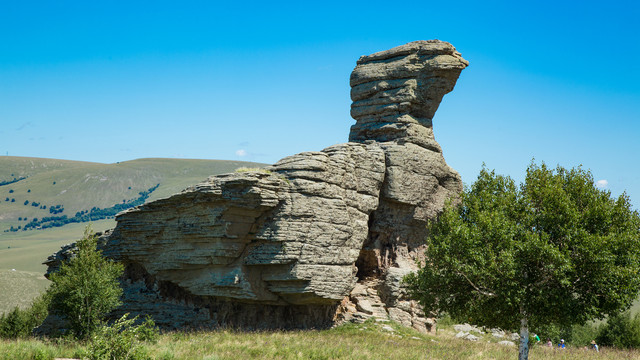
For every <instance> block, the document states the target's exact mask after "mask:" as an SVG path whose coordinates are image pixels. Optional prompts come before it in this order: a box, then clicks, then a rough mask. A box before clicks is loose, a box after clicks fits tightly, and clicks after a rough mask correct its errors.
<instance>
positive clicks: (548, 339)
mask: <svg viewBox="0 0 640 360" xmlns="http://www.w3.org/2000/svg"><path fill="white" fill-rule="evenodd" d="M546 345H547V346H548V347H553V343H552V342H551V338H547V343H546Z"/></svg>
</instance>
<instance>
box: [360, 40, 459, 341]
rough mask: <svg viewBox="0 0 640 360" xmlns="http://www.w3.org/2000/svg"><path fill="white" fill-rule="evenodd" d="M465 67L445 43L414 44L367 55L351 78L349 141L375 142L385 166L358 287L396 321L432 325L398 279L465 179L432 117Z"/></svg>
mask: <svg viewBox="0 0 640 360" xmlns="http://www.w3.org/2000/svg"><path fill="white" fill-rule="evenodd" d="M468 64H469V63H468V62H467V61H466V60H464V59H463V58H462V56H461V55H460V54H459V53H458V52H457V51H456V49H455V48H454V47H453V46H452V45H451V44H449V43H447V42H443V41H438V40H430V41H415V42H411V43H408V44H406V45H402V46H399V47H396V48H393V49H390V50H386V51H382V52H378V53H374V54H371V55H368V56H362V57H361V58H360V59H359V60H358V62H357V66H356V68H355V69H354V70H353V72H352V74H351V87H352V88H351V99H352V100H353V104H352V105H351V116H352V117H353V118H354V119H355V120H356V124H355V125H353V126H352V127H351V133H350V134H349V141H352V142H361V143H369V142H376V143H378V145H379V146H380V147H382V149H383V150H384V153H385V169H386V172H385V178H384V181H383V185H382V189H381V193H380V198H379V204H378V208H377V209H376V210H375V211H373V212H372V214H371V215H370V218H369V234H368V237H367V240H366V241H365V244H364V246H363V248H362V250H361V252H360V257H359V258H358V260H357V262H356V266H357V267H358V278H359V284H364V285H365V287H367V288H371V287H374V288H376V289H377V290H378V291H377V293H378V294H379V296H380V299H381V301H382V303H383V304H384V308H385V309H386V311H387V312H388V315H389V317H390V318H391V319H392V320H395V321H398V322H401V323H403V324H404V325H408V326H413V327H416V328H418V329H420V330H429V328H430V327H431V324H432V322H431V321H430V320H429V319H425V318H424V312H423V310H422V309H420V308H419V307H418V306H417V304H416V303H415V302H414V301H410V300H408V299H407V298H406V294H405V291H404V289H403V287H402V286H401V279H402V277H403V276H404V275H406V274H408V273H409V272H411V271H414V270H416V269H417V265H416V260H419V259H420V258H421V257H422V256H423V253H424V250H425V246H424V241H425V239H426V237H427V235H428V234H427V230H426V225H427V222H428V221H429V220H431V219H435V218H436V216H437V215H438V213H439V212H440V211H441V210H442V208H443V206H444V203H445V201H446V199H448V198H449V197H451V196H455V195H456V194H459V193H460V192H461V191H462V180H461V179H460V175H459V174H458V173H457V172H456V171H455V170H453V169H452V168H450V167H449V166H448V165H447V163H446V162H445V160H444V157H443V156H442V149H441V147H440V145H439V144H438V143H437V142H436V140H435V138H434V135H433V123H432V119H433V117H434V114H435V112H436V110H437V109H438V106H439V105H440V102H441V100H442V97H443V96H444V95H445V94H447V93H448V92H450V91H451V90H453V87H454V86H455V84H456V81H457V80H458V76H459V75H460V72H461V71H462V70H463V69H464V68H465V67H467V65H468ZM352 298H354V300H355V301H356V302H357V301H358V297H357V296H352ZM369 302H371V300H370V299H369Z"/></svg>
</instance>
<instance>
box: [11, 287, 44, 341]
mask: <svg viewBox="0 0 640 360" xmlns="http://www.w3.org/2000/svg"><path fill="white" fill-rule="evenodd" d="M48 306H49V297H48V295H47V294H44V295H40V296H39V297H37V298H36V299H35V300H34V301H33V303H32V304H31V307H29V308H28V309H24V310H23V309H20V308H18V307H17V306H16V308H15V309H13V311H11V312H9V313H8V314H4V315H2V316H0V338H4V339H16V338H26V337H29V336H31V333H32V331H33V329H34V328H36V327H38V326H40V324H42V322H43V321H44V319H45V318H46V317H47V315H48V311H47V308H48Z"/></svg>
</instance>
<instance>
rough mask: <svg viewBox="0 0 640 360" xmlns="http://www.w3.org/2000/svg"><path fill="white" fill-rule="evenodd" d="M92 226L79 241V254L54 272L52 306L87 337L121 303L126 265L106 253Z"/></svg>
mask: <svg viewBox="0 0 640 360" xmlns="http://www.w3.org/2000/svg"><path fill="white" fill-rule="evenodd" d="M96 246H97V238H96V235H95V234H94V233H93V231H92V230H91V227H90V226H87V228H86V229H85V233H84V237H83V238H82V239H81V240H79V241H78V242H77V243H76V247H77V250H76V252H75V256H73V257H72V258H71V259H69V260H68V261H65V262H63V263H62V265H61V266H60V270H59V271H58V272H57V273H54V274H51V277H50V279H51V281H52V282H53V283H52V284H51V287H50V289H49V294H50V296H51V306H50V310H51V311H52V312H53V313H55V314H57V315H60V316H62V317H63V318H64V319H66V321H67V325H68V326H69V330H70V331H71V333H72V335H73V336H75V337H76V338H81V339H83V338H87V337H89V336H90V335H91V333H92V332H93V331H94V330H96V329H98V328H99V327H100V326H101V325H102V324H103V320H104V317H105V315H106V314H107V313H108V312H110V311H111V310H113V309H114V308H115V307H117V306H118V305H120V296H121V295H122V289H121V288H120V284H119V283H118V278H119V277H120V275H122V272H123V266H122V265H121V264H118V263H115V262H113V261H110V260H107V259H105V258H104V257H103V256H102V252H101V251H99V250H97V248H96Z"/></svg>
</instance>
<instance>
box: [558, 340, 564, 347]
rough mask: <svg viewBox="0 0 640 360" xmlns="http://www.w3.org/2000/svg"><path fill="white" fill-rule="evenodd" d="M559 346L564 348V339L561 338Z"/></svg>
mask: <svg viewBox="0 0 640 360" xmlns="http://www.w3.org/2000/svg"><path fill="white" fill-rule="evenodd" d="M558 347H559V348H560V349H564V348H565V344H564V339H560V342H559V343H558Z"/></svg>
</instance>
